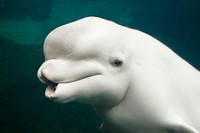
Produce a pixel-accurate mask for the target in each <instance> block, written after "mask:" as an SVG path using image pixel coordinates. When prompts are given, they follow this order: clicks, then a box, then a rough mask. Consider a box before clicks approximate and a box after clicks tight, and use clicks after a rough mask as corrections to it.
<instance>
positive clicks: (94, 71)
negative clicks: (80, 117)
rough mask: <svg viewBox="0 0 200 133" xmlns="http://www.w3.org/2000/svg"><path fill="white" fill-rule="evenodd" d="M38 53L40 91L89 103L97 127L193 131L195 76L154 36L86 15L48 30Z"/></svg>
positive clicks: (198, 118)
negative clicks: (40, 55) (42, 58)
mask: <svg viewBox="0 0 200 133" xmlns="http://www.w3.org/2000/svg"><path fill="white" fill-rule="evenodd" d="M44 54H45V62H44V63H43V64H42V66H41V67H40V69H39V70H38V77H39V79H40V80H41V81H42V82H44V83H46V84H48V87H47V89H46V91H45V95H46V96H47V97H48V98H49V99H51V100H52V101H55V102H60V103H68V102H70V101H80V102H84V103H89V104H92V105H93V106H94V108H95V110H96V112H97V114H98V115H99V116H100V117H101V119H102V120H103V122H104V124H103V126H102V131H104V132H111V133H133V132H140V133H143V132H144V133H145V132H148V133H160V132H166V133H167V132H171V131H174V132H183V133H188V132H191V133H199V132H198V131H197V130H200V125H199V123H200V114H199V113H196V112H200V82H199V81H200V74H199V72H198V71H197V70H196V69H194V68H193V67H192V66H191V65H189V64H188V63H187V62H185V61H184V60H182V59H181V58H180V57H179V56H177V55H176V54H175V53H174V52H172V51H171V50H170V49H168V48H167V47H166V46H164V45H163V44H161V43H160V42H159V41H157V40H156V39H154V38H152V37H150V36H148V35H146V34H144V33H142V32H139V31H136V30H132V29H128V28H125V27H123V26H119V25H117V24H115V23H113V22H110V21H106V20H103V19H100V18H95V17H89V18H85V19H82V20H79V21H77V22H74V23H70V24H67V25H64V26H61V27H59V28H57V29H55V30H54V31H52V32H51V33H50V34H49V35H48V36H47V38H46V40H45V44H44ZM186 98H187V99H186Z"/></svg>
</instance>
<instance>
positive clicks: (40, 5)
mask: <svg viewBox="0 0 200 133" xmlns="http://www.w3.org/2000/svg"><path fill="white" fill-rule="evenodd" d="M86 16H99V17H103V18H106V19H109V20H113V21H115V22H117V23H119V24H122V25H124V26H128V27H131V28H135V29H139V30H141V31H144V32H146V33H148V34H150V35H152V36H154V37H155V38H157V39H159V40H160V41H162V42H163V43H164V44H166V45H167V46H169V47H170V48H171V49H172V50H174V51H175V52H176V53H177V54H179V55H180V56H181V57H183V58H184V59H185V60H187V61H188V62H189V63H190V64H192V65H193V66H195V67H196V68H197V69H199V70H200V60H199V57H200V52H199V51H200V40H199V38H200V34H199V33H200V27H199V24H200V1H199V0H162V1H160V0H146V1H141V0H123V1H122V0H57V1H56V0H34V1H33V0H20V1H18V0H0V23H1V24H0V132H2V133H96V132H98V127H99V125H100V122H101V121H100V120H99V119H98V117H97V116H96V115H95V113H94V111H93V110H92V108H91V107H90V106H89V105H86V104H79V103H69V104H55V103H52V102H51V101H49V100H48V99H46V98H45V96H44V89H45V87H46V86H45V85H43V84H41V83H40V82H39V81H38V79H37V77H36V72H37V69H38V68H39V66H40V64H41V63H42V62H43V61H44V58H43V51H42V41H43V40H44V38H45V36H46V35H47V34H48V32H50V31H51V30H52V29H54V28H55V27H58V26H60V25H62V24H65V23H68V22H71V21H74V20H77V19H80V18H82V17H86ZM10 23H11V24H10ZM27 27H28V28H27ZM23 28H24V29H23ZM27 29H28V30H27ZM27 42H28V43H27Z"/></svg>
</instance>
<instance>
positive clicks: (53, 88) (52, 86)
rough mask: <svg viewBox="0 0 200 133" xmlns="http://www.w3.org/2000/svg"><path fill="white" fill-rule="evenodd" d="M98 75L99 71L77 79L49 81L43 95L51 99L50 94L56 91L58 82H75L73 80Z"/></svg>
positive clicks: (76, 80)
mask: <svg viewBox="0 0 200 133" xmlns="http://www.w3.org/2000/svg"><path fill="white" fill-rule="evenodd" d="M99 75H101V74H100V73H96V74H93V75H89V76H85V77H82V78H79V79H75V80H69V81H66V82H60V83H54V82H51V81H49V82H48V86H47V88H46V90H45V95H46V97H48V98H50V99H53V97H52V94H54V93H55V92H56V90H57V87H58V85H59V84H69V83H75V82H78V81H80V80H84V79H87V78H91V77H95V76H99Z"/></svg>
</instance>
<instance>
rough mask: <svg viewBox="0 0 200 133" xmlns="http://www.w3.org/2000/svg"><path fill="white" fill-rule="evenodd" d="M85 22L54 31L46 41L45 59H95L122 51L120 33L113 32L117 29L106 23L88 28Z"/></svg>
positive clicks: (71, 24)
mask: <svg viewBox="0 0 200 133" xmlns="http://www.w3.org/2000/svg"><path fill="white" fill-rule="evenodd" d="M85 21H87V20H85ZM85 21H78V22H76V23H70V24H67V25H64V26H61V27H59V28H57V29H55V30H53V31H52V32H51V33H50V34H49V35H48V36H47V38H46V40H45V45H44V53H45V58H46V59H52V58H63V57H69V58H74V57H78V56H79V57H80V56H81V57H95V56H101V55H104V54H108V53H111V52H112V51H115V50H116V49H117V50H119V49H120V47H121V46H120V45H119V38H120V36H119V33H117V32H116V33H113V32H112V30H113V29H114V28H115V27H113V26H111V25H109V24H107V23H105V22H104V23H103V26H102V24H98V23H97V24H96V23H95V24H93V26H89V27H88V23H86V22H85ZM94 21H95V20H94ZM103 27H106V29H105V28H103Z"/></svg>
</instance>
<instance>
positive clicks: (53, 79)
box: [37, 59, 103, 99]
mask: <svg viewBox="0 0 200 133" xmlns="http://www.w3.org/2000/svg"><path fill="white" fill-rule="evenodd" d="M102 74H103V68H102V66H101V65H100V64H98V63H94V62H89V61H88V62H87V61H84V62H82V61H66V60H59V59H52V60H47V61H45V62H44V63H43V64H42V65H41V67H40V68H39V70H38V73H37V76H38V79H39V80H40V81H41V82H43V83H45V84H47V85H48V87H47V88H46V91H45V95H46V97H48V98H50V99H53V98H55V97H54V96H53V95H54V94H55V93H56V91H57V89H58V88H59V86H62V85H63V84H70V83H76V82H78V81H80V80H84V79H87V78H91V77H94V76H98V75H102Z"/></svg>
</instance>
